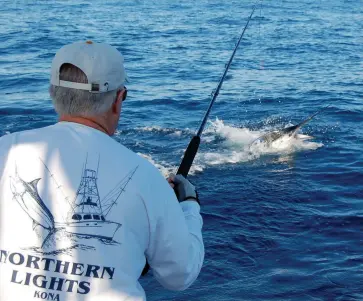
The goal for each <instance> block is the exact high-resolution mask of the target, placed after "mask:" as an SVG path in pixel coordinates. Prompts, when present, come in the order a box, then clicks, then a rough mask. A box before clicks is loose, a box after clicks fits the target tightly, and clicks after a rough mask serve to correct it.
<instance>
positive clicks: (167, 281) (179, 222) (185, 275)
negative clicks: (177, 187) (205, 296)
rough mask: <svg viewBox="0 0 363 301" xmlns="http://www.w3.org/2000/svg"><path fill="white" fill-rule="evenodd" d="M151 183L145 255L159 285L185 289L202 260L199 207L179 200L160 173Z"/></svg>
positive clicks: (191, 202) (201, 221)
mask: <svg viewBox="0 0 363 301" xmlns="http://www.w3.org/2000/svg"><path fill="white" fill-rule="evenodd" d="M152 182H153V183H152V186H151V187H150V191H149V192H150V194H151V199H149V200H150V202H151V203H150V206H149V210H148V211H149V212H148V216H149V224H150V241H149V247H148V249H147V251H146V257H147V260H148V262H149V264H150V267H151V269H152V271H153V274H154V277H155V278H156V279H157V281H158V282H159V283H160V284H161V285H163V286H164V287H165V288H167V289H170V290H185V289H186V288H188V287H189V286H190V285H191V284H192V283H193V282H194V281H195V279H196V278H197V277H198V275H199V272H200V270H201V268H202V265H203V260H204V244H203V238H202V226H203V220H202V217H201V215H200V206H199V204H198V203H197V202H195V201H185V202H182V203H179V202H178V200H177V198H176V196H175V194H174V191H173V189H172V188H171V187H170V185H169V184H168V183H167V181H166V180H165V179H164V178H163V177H162V176H161V174H160V173H159V174H158V175H155V174H154V176H153V181H152Z"/></svg>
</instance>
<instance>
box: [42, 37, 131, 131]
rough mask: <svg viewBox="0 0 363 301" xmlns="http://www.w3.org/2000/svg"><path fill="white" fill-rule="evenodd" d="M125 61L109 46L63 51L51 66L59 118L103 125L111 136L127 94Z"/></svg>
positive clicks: (86, 45)
mask: <svg viewBox="0 0 363 301" xmlns="http://www.w3.org/2000/svg"><path fill="white" fill-rule="evenodd" d="M123 61H124V60H123V57H122V55H121V53H120V52H119V51H118V50H117V49H116V48H114V47H112V46H110V45H107V44H101V43H93V42H91V41H87V42H76V43H73V44H70V45H66V46H64V47H62V48H61V49H60V50H59V51H58V52H57V54H56V55H55V57H54V59H53V62H52V74H51V80H50V81H51V85H50V89H49V92H50V96H51V98H52V100H53V104H54V107H55V110H56V111H57V113H58V114H59V116H60V118H61V119H64V117H71V118H72V117H83V118H86V119H90V120H95V121H96V122H98V123H99V122H100V121H101V122H102V123H106V124H102V126H103V127H107V132H108V133H109V134H112V133H113V132H114V131H115V129H116V127H117V124H118V120H119V116H120V112H121V106H122V101H123V100H124V98H125V97H126V93H127V90H126V87H125V82H126V81H127V76H126V73H125V69H124V66H123ZM110 132H112V133H110Z"/></svg>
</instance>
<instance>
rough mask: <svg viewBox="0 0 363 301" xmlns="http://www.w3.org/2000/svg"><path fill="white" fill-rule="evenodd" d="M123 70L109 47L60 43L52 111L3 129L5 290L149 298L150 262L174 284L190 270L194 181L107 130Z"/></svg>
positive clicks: (1, 292) (1, 260)
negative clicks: (38, 122) (48, 118)
mask: <svg viewBox="0 0 363 301" xmlns="http://www.w3.org/2000/svg"><path fill="white" fill-rule="evenodd" d="M125 81H126V73H125V70H124V67H123V57H122V55H121V54H120V53H119V52H118V51H117V49H116V48H114V47H112V46H109V45H106V44H98V43H93V42H91V41H87V42H77V43H73V44H70V45H66V46H64V47H63V48H61V49H60V50H59V51H58V52H57V54H56V56H55V58H54V59H53V62H52V70H51V85H50V95H51V98H52V100H53V104H54V107H55V110H56V111H57V113H58V115H59V122H58V123H57V124H55V125H52V126H48V127H45V128H40V129H36V130H30V131H23V132H18V133H13V134H11V135H6V136H3V137H2V138H1V139H0V214H1V216H0V300H4V301H18V300H22V301H26V300H33V299H46V300H62V301H63V300H64V301H66V300H90V301H101V300H102V301H104V300H107V301H116V300H117V301H121V300H146V297H145V293H144V291H143V289H142V287H141V285H140V284H139V282H138V279H139V277H140V275H141V273H142V270H143V268H144V266H145V263H146V262H148V263H149V264H150V267H151V270H152V272H153V275H154V277H155V278H156V279H157V280H158V281H159V282H160V283H161V284H162V285H163V286H164V287H166V288H168V289H171V290H184V289H186V288H187V287H189V286H190V285H191V284H192V283H193V282H194V280H195V279H196V278H197V276H198V274H199V272H200V269H201V266H202V263H203V259H204V246H203V240H202V234H201V228H202V218H201V216H200V206H199V201H198V200H197V194H196V192H195V188H194V186H193V185H192V184H191V183H190V182H189V181H188V180H186V179H185V178H183V177H182V176H180V175H177V176H172V177H171V178H169V180H168V181H169V183H168V182H167V181H166V180H165V179H164V178H163V177H162V175H161V174H160V173H159V171H158V170H157V169H156V168H155V167H154V166H153V165H151V164H150V163H149V162H148V161H146V160H145V159H143V158H141V157H140V156H138V155H136V154H135V153H133V152H132V151H130V150H128V149H127V148H126V147H124V146H122V145H121V144H119V143H117V142H116V141H115V140H113V139H112V138H110V136H112V135H113V133H114V132H115V130H116V128H117V125H118V121H119V117H120V112H121V108H122V104H123V101H124V100H125V99H126V95H127V89H126V87H125ZM170 186H172V187H173V188H174V190H175V191H176V192H177V195H178V198H179V199H177V198H176V195H175V193H174V191H173V189H172V188H171V187H170ZM178 201H179V202H178Z"/></svg>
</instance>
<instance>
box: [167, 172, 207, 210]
mask: <svg viewBox="0 0 363 301" xmlns="http://www.w3.org/2000/svg"><path fill="white" fill-rule="evenodd" d="M168 183H169V185H170V186H171V187H172V188H173V189H174V191H175V194H176V196H177V198H178V200H179V202H183V201H190V200H194V201H197V202H198V204H200V203H199V199H198V194H197V191H196V189H195V187H194V185H193V184H192V183H190V182H189V181H188V180H187V179H186V178H184V177H183V176H182V175H170V176H169V178H168Z"/></svg>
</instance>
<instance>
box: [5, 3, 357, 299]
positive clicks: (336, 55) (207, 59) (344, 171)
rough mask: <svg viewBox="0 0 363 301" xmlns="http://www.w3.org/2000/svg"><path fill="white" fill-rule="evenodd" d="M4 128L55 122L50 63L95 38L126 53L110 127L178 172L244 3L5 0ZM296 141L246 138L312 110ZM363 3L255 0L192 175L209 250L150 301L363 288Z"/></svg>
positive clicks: (324, 294) (317, 295)
mask: <svg viewBox="0 0 363 301" xmlns="http://www.w3.org/2000/svg"><path fill="white" fill-rule="evenodd" d="M1 4H2V5H1V6H0V96H1V98H0V135H6V134H7V133H12V132H15V131H20V130H25V129H32V128H38V127H43V126H47V125H50V124H52V123H54V122H56V120H57V117H56V114H55V112H54V110H53V109H52V105H51V102H50V99H49V95H48V92H47V91H48V84H49V71H50V70H49V69H50V64H51V60H52V57H53V56H54V54H55V52H56V51H57V50H58V49H59V48H60V47H61V46H63V45H64V44H67V43H71V42H74V41H77V40H85V39H91V40H94V41H98V42H106V43H110V44H112V45H114V46H116V47H117V48H118V49H119V50H120V51H121V52H122V53H123V55H124V57H125V65H126V69H127V72H128V75H129V77H130V83H129V85H128V89H129V94H128V95H129V97H128V99H127V101H126V102H125V103H124V107H123V112H122V116H121V120H120V124H119V127H118V131H117V133H116V135H115V136H114V139H116V140H117V141H119V142H120V143H123V144H124V145H126V146H127V147H129V148H130V149H132V150H133V151H135V152H137V153H139V154H140V155H141V156H144V157H145V158H147V159H148V160H150V161H151V162H153V164H155V165H156V166H157V167H158V168H159V169H160V170H161V172H162V173H163V174H164V175H168V174H169V173H170V172H175V171H176V169H177V166H178V164H179V163H180V160H181V156H182V154H183V151H184V149H185V148H186V146H187V144H188V142H189V140H190V138H191V137H192V135H193V134H195V132H196V130H197V128H198V126H199V123H200V121H201V119H202V117H203V115H204V112H205V110H206V109H207V106H208V104H209V100H210V93H211V92H212V90H213V89H215V88H216V86H217V84H218V80H219V78H220V76H221V75H222V73H223V69H224V66H225V64H226V63H227V62H228V60H229V57H230V55H231V53H232V50H233V48H234V45H235V42H236V41H237V39H238V37H239V34H240V33H241V32H242V29H243V26H244V25H245V23H246V21H247V17H248V15H249V14H250V12H251V10H252V6H253V4H254V3H253V2H252V1H244V0H238V1H237V0H231V1H216V0H210V1H209V0H201V1H193V2H192V1H183V2H182V1H167V0H158V1H156V0H149V1H141V0H139V1H131V0H129V1H116V0H113V1H107V2H106V1H105V2H104V1H100V0H95V1H92V2H91V1H80V0H77V1H61V0H57V1H55V0H49V1H45V0H33V1H30V0H29V1H26V0H22V1H17V0H15V1H9V0H2V1H1ZM328 105H330V107H328V108H327V109H326V110H324V111H323V112H322V113H321V114H319V115H318V116H316V117H315V118H314V119H313V120H312V121H311V122H309V123H308V124H307V125H306V126H304V127H303V128H302V129H301V131H300V133H299V135H298V136H297V137H296V138H293V139H289V140H284V141H279V142H278V143H275V144H274V145H272V146H270V147H263V146H257V147H254V148H250V147H249V145H250V143H251V142H252V141H254V140H255V139H256V138H258V137H260V136H261V135H263V134H264V133H266V132H268V131H271V130H276V129H281V128H284V127H286V126H290V125H294V124H297V123H298V122H300V121H302V120H303V119H304V118H306V117H307V116H309V115H310V114H313V113H314V112H315V111H317V110H319V109H320V108H322V107H325V106H328ZM362 126H363V2H362V1H361V0H358V1H348V0H345V1H344V0H329V1H328V0H315V1H313V0H302V1H295V0H277V1H259V2H257V9H256V11H255V14H254V16H253V18H252V20H251V22H250V25H249V27H248V29H247V31H246V33H245V37H244V39H243V40H242V43H241V45H240V47H239V49H238V51H237V54H236V57H235V59H234V61H233V64H232V66H231V69H230V71H229V73H228V75H227V78H226V80H225V83H224V85H223V88H222V90H221V92H220V95H219V97H218V99H217V101H216V103H215V105H214V107H213V110H212V113H211V116H210V121H209V122H208V124H207V128H206V130H205V132H204V134H203V137H202V144H201V148H200V152H199V153H198V156H197V158H196V161H195V165H194V166H193V168H192V170H191V175H190V179H191V180H192V181H193V182H194V183H195V184H196V186H197V187H198V189H199V194H200V197H201V203H202V214H203V217H204V231H203V233H204V239H205V248H206V256H205V263H204V266H203V269H202V271H201V273H200V276H199V278H198V280H197V281H196V282H195V283H194V284H193V285H192V287H191V288H189V289H188V290H186V291H184V292H170V291H167V290H165V289H164V288H162V287H161V286H160V285H159V284H158V283H157V282H156V281H155V280H154V279H153V278H152V275H148V276H147V277H144V278H143V279H142V280H141V282H142V285H143V286H144V288H145V290H146V293H147V297H148V300H200V301H202V300H208V301H209V300H221V301H222V300H223V301H224V300H303V301H308V300H344V301H345V300H363V235H362V233H363V154H362V146H363V129H362Z"/></svg>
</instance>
